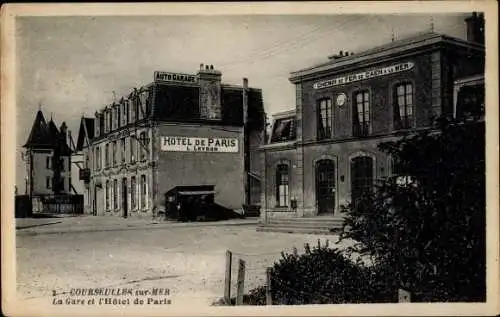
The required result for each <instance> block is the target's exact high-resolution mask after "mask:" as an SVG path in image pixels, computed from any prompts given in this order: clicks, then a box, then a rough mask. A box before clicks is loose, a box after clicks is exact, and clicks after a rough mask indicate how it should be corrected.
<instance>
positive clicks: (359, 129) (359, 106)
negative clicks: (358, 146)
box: [352, 90, 371, 137]
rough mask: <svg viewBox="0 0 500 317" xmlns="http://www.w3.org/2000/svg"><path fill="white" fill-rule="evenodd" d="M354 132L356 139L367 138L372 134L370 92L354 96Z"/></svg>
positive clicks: (366, 91) (358, 93)
mask: <svg viewBox="0 0 500 317" xmlns="http://www.w3.org/2000/svg"><path fill="white" fill-rule="evenodd" d="M352 132H353V136H355V137H361V136H367V135H370V133H371V122H370V93H369V92H368V90H365V91H360V92H357V93H355V95H354V103H353V111H352Z"/></svg>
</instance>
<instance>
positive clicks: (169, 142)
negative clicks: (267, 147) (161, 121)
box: [161, 136, 238, 153]
mask: <svg viewBox="0 0 500 317" xmlns="http://www.w3.org/2000/svg"><path fill="white" fill-rule="evenodd" d="M161 150H162V151H169V152H211V153H213V152H219V153H238V139H237V138H218V137H209V138H199V137H182V136H164V137H162V138H161Z"/></svg>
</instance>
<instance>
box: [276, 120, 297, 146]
mask: <svg viewBox="0 0 500 317" xmlns="http://www.w3.org/2000/svg"><path fill="white" fill-rule="evenodd" d="M295 135H296V130H295V119H294V118H283V119H277V120H276V121H275V123H274V128H273V133H272V137H271V142H272V143H274V142H285V141H290V140H293V139H295Z"/></svg>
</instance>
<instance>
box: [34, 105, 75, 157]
mask: <svg viewBox="0 0 500 317" xmlns="http://www.w3.org/2000/svg"><path fill="white" fill-rule="evenodd" d="M61 127H62V129H61V130H65V127H66V124H65V123H64V122H63V124H62V126H61ZM24 147H25V148H32V149H53V150H56V151H59V153H60V155H70V154H71V149H70V148H69V146H68V143H67V140H66V134H65V133H62V132H61V131H60V130H59V129H58V128H57V126H56V124H55V123H54V121H53V120H52V118H51V119H50V121H49V122H48V123H47V122H45V117H44V116H43V113H42V111H41V110H38V112H37V114H36V117H35V121H34V122H33V127H32V128H31V132H30V135H29V136H28V140H27V141H26V144H25V145H24Z"/></svg>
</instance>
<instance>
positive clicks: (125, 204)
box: [122, 178, 128, 218]
mask: <svg viewBox="0 0 500 317" xmlns="http://www.w3.org/2000/svg"><path fill="white" fill-rule="evenodd" d="M127 196H128V193H127V179H126V178H124V179H122V208H123V218H127V217H128V200H127Z"/></svg>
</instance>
